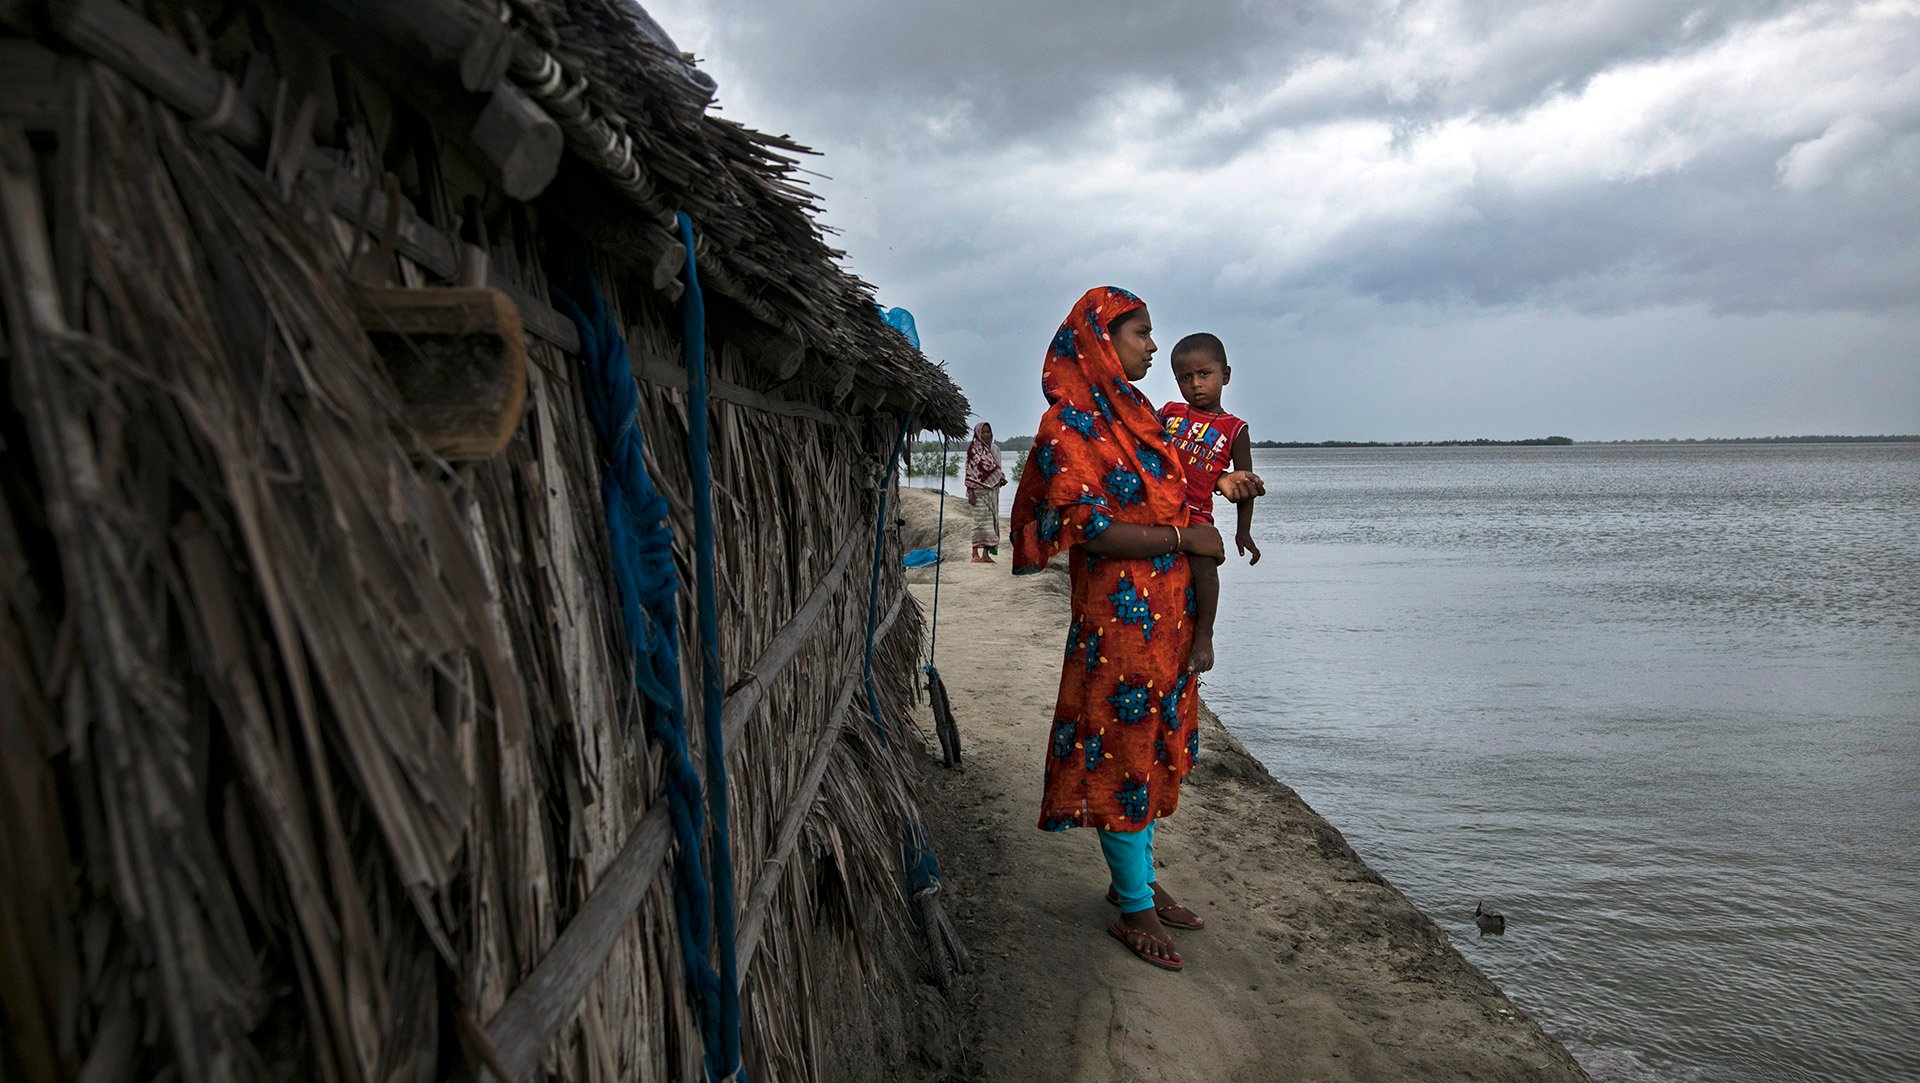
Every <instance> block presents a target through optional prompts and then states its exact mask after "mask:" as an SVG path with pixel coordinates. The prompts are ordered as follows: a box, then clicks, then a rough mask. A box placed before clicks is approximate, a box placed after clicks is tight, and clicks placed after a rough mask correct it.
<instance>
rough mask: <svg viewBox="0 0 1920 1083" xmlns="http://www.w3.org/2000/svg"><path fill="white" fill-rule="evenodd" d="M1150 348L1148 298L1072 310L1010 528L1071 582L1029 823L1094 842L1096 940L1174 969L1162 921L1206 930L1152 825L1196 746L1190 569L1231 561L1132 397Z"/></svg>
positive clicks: (1176, 797)
mask: <svg viewBox="0 0 1920 1083" xmlns="http://www.w3.org/2000/svg"><path fill="white" fill-rule="evenodd" d="M1155 348H1156V347H1155V344H1154V341H1153V322H1152V318H1151V316H1150V315H1149V314H1148V312H1147V307H1146V303H1145V302H1143V301H1141V300H1140V299H1139V298H1138V297H1135V296H1134V295H1133V294H1131V293H1128V292H1127V291H1126V290H1123V289H1119V288H1117V287H1113V286H1102V287H1099V288H1096V289H1092V290H1088V291H1087V293H1086V294H1085V295H1084V296H1082V297H1081V298H1080V300H1079V302H1077V303H1076V304H1075V305H1074V308H1073V311H1072V312H1071V313H1069V314H1068V315H1067V318H1066V320H1065V321H1064V322H1062V323H1061V325H1060V330H1059V332H1058V333H1057V334H1056V335H1055V336H1054V339H1053V344H1052V346H1050V347H1049V348H1048V350H1047V358H1046V362H1045V364H1044V366H1043V368H1042V369H1041V389H1042V390H1043V391H1044V392H1045V394H1046V396H1047V402H1048V407H1047V412H1046V414H1045V416H1043V417H1042V418H1041V420H1040V427H1039V431H1038V433H1037V434H1036V435H1035V437H1034V442H1033V452H1032V454H1030V455H1029V456H1028V457H1027V463H1026V467H1025V469H1024V470H1023V471H1022V473H1021V477H1020V488H1019V490H1018V491H1017V494H1016V495H1015V497H1014V502H1013V514H1012V519H1011V523H1010V527H1011V533H1012V535H1013V572H1014V574H1015V575H1020V574H1026V573H1032V572H1037V571H1040V570H1042V569H1043V568H1045V567H1046V566H1047V562H1048V561H1049V560H1051V559H1052V558H1053V557H1054V556H1055V555H1057V554H1059V553H1062V552H1065V553H1066V554H1067V561H1068V572H1069V574H1070V575H1071V577H1072V582H1073V623H1072V625H1071V626H1070V627H1069V629H1068V631H1067V645H1066V661H1065V664H1064V666H1063V667H1062V670H1061V674H1060V696H1059V700H1058V702H1057V703H1056V705H1055V707H1054V714H1053V730H1052V734H1051V737H1050V739H1049V741H1048V742H1047V755H1046V793H1045V797H1044V799H1043V801H1042V806H1041V810H1040V827H1041V828H1042V829H1043V830H1048V831H1064V830H1066V829H1067V828H1070V827H1091V828H1094V829H1096V830H1098V831H1099V832H1100V844H1101V850H1102V852H1103V854H1104V855H1105V857H1106V859H1107V866H1108V870H1109V872H1110V873H1111V874H1112V879H1113V884H1112V888H1111V890H1110V891H1109V892H1108V896H1107V897H1108V900H1109V901H1110V902H1113V903H1115V904H1117V905H1118V906H1119V907H1120V913H1121V916H1120V920H1118V921H1116V922H1114V923H1112V924H1111V925H1109V926H1108V927H1107V932H1108V933H1109V935H1111V936H1113V937H1114V939H1116V940H1119V941H1120V942H1121V943H1122V944H1125V945H1126V946H1127V948H1128V949H1130V950H1131V951H1132V952H1133V953H1134V954H1135V955H1138V956H1139V957H1140V958H1142V959H1144V960H1146V961H1147V962H1149V963H1152V964H1153V965H1155V966H1158V967H1161V968H1163V969H1167V970H1178V969H1180V968H1181V966H1182V965H1184V964H1183V962H1182V960H1181V958H1180V953H1179V952H1177V951H1175V950H1174V946H1173V939H1172V937H1170V936H1169V935H1168V934H1167V931H1166V927H1167V926H1169V925H1171V926H1173V927H1175V928H1185V929H1198V928H1200V927H1201V926H1202V925H1203V924H1205V923H1204V922H1203V921H1202V920H1201V919H1200V916H1199V915H1198V914H1195V913H1194V912H1193V911H1192V910H1191V909H1190V908H1188V907H1185V906H1182V905H1180V904H1179V903H1178V902H1176V901H1175V900H1174V899H1173V897H1172V896H1171V895H1169V894H1168V893H1167V892H1166V890H1165V889H1164V888H1162V887H1160V886H1159V885H1158V884H1157V883H1156V882H1155V878H1154V875H1153V829H1154V823H1155V821H1157V820H1158V819H1159V818H1160V817H1162V816H1168V815H1171V814H1172V813H1173V811H1174V809H1175V808H1176V807H1177V806H1178V805H1179V803H1180V782H1181V780H1182V779H1184V778H1185V777H1186V776H1187V773H1188V772H1189V771H1191V770H1192V769H1193V762H1194V757H1195V756H1196V755H1197V754H1198V751H1199V729H1198V725H1199V718H1198V707H1199V700H1198V689H1197V687H1196V685H1195V681H1194V677H1193V674H1192V673H1190V672H1189V671H1188V669H1187V665H1188V658H1187V656H1188V652H1189V650H1190V648H1191V646H1192V643H1193V614H1194V600H1193V575H1192V572H1191V571H1190V570H1189V567H1188V564H1187V561H1188V560H1189V559H1190V558H1191V559H1196V560H1213V561H1219V560H1223V559H1225V555H1226V551H1225V549H1224V548H1223V546H1222V543H1221V540H1220V534H1219V532H1218V531H1216V530H1215V529H1214V528H1213V527H1211V526H1208V525H1204V524H1193V525H1189V524H1188V521H1187V505H1186V498H1185V496H1184V495H1183V493H1184V488H1183V486H1184V485H1185V481H1184V476H1183V474H1182V472H1181V469H1180V465H1179V463H1178V462H1177V461H1176V459H1175V458H1174V456H1173V455H1172V453H1171V452H1170V451H1169V450H1168V448H1167V443H1166V434H1165V430H1164V429H1163V428H1162V427H1161V424H1160V418H1159V416H1158V415H1157V414H1156V413H1155V411H1154V409H1153V406H1152V405H1151V404H1150V403H1149V402H1148V400H1147V398H1146V396H1145V395H1143V394H1141V393H1140V391H1139V390H1138V389H1136V388H1135V387H1134V381H1136V380H1139V379H1141V378H1142V377H1144V376H1145V375H1146V373H1147V370H1148V369H1149V368H1150V367H1151V366H1152V363H1153V352H1154V349H1155ZM1222 483H1223V487H1232V486H1237V485H1243V484H1248V483H1249V482H1248V479H1246V478H1235V476H1233V475H1229V476H1228V477H1227V478H1223V479H1222ZM1251 484H1253V485H1258V479H1252V480H1251Z"/></svg>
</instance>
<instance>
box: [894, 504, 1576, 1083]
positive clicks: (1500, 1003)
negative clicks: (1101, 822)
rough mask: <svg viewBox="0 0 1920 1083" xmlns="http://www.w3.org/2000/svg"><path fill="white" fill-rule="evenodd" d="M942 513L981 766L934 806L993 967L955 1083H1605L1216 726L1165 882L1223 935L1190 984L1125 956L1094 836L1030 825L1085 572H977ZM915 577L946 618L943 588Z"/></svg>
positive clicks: (1214, 936) (977, 946)
mask: <svg viewBox="0 0 1920 1083" xmlns="http://www.w3.org/2000/svg"><path fill="white" fill-rule="evenodd" d="M902 503H903V507H902V516H903V518H905V519H906V520H907V525H906V528H905V531H906V538H907V541H908V544H909V546H910V547H918V546H931V545H932V544H933V540H934V535H935V530H934V522H935V514H936V509H937V503H938V501H937V497H936V496H935V495H934V494H932V493H930V492H923V491H909V492H907V493H905V494H904V496H903V500H902ZM947 511H948V513H949V514H948V516H947V520H946V532H945V533H946V552H947V554H948V555H949V562H948V564H947V565H946V567H945V570H944V572H943V573H942V575H943V583H942V586H941V591H940V614H939V618H940V637H939V654H938V659H937V662H938V665H939V668H940V673H941V675H942V677H943V678H944V680H945V682H946V685H947V689H948V691H949V693H950V694H951V695H952V698H953V707H954V713H955V715H956V716H957V718H958V720H959V726H960V732H961V737H962V740H963V742H964V749H965V761H964V765H963V767H962V769H961V770H959V771H952V772H947V771H941V770H939V769H937V768H936V769H935V772H934V774H935V777H934V778H933V779H932V780H931V783H930V787H929V792H928V793H927V794H926V795H925V796H926V799H927V809H928V812H929V821H930V826H931V828H932V831H933V835H934V843H935V845H936V846H937V848H938V852H939V854H940V858H941V862H942V864H943V866H944V868H945V871H946V874H947V881H946V882H947V885H948V888H949V892H948V894H947V896H946V906H947V911H948V913H949V914H951V915H953V917H954V918H955V920H956V921H957V922H958V924H959V926H960V928H961V931H962V933H963V935H964V936H965V937H966V941H967V943H968V944H969V945H970V946H971V948H972V952H973V957H974V961H975V965H976V971H975V973H974V974H973V975H972V976H971V977H969V978H966V979H963V981H962V984H961V986H960V988H961V996H962V998H963V1001H964V1003H963V1018H962V1021H961V1028H962V1039H963V1044H964V1047H965V1054H964V1060H965V1063H963V1064H962V1065H960V1066H959V1070H958V1072H957V1074H958V1075H959V1076H960V1077H963V1078H976V1079H987V1080H1021V1081H1026V1080H1035V1081H1040V1083H1051V1081H1055V1080H1059V1081H1073V1083H1081V1081H1084V1083H1096V1081H1098V1083H1105V1081H1110V1080H1111V1081H1133V1080H1139V1081H1143V1083H1182V1081H1189V1080H1190V1081H1201V1080H1206V1081H1213V1080H1223V1081H1225V1080H1247V1081H1253V1080H1259V1081H1287V1080H1314V1081H1318V1080H1367V1081H1373V1080H1422V1081H1433V1080H1468V1079H1471V1080H1528V1081H1538V1080H1547V1081H1555V1080H1568V1081H1573V1080H1585V1079H1586V1078H1587V1077H1586V1076H1585V1075H1584V1074H1583V1073H1582V1072H1581V1070H1580V1068H1579V1067H1578V1066H1577V1065H1576V1064H1575V1062H1574V1060H1573V1058H1572V1057H1571V1056H1570V1055H1569V1054H1568V1053H1567V1051H1566V1050H1565V1049H1564V1048H1563V1047H1561V1045H1560V1044H1559V1043H1558V1042H1556V1041H1554V1040H1553V1039H1552V1038H1549V1037H1548V1036H1547V1035H1546V1034H1545V1033H1544V1032H1543V1031H1541V1029H1540V1028H1539V1026H1538V1025H1536V1024H1535V1023H1534V1022H1533V1021H1532V1020H1531V1019H1529V1018H1528V1017H1527V1016H1526V1015H1525V1014H1524V1013H1522V1012H1521V1011H1520V1010H1519V1009H1518V1008H1516V1007H1514V1006H1513V1005H1512V1004H1511V1003H1509V1002H1508V1001H1507V999H1506V998H1505V997H1504V996H1502V995H1501V993H1500V991H1499V990H1498V989H1497V988H1495V987H1494V985H1493V983H1492V982H1490V981H1488V980H1487V979H1486V977H1484V976H1483V975H1482V974H1481V973H1480V972H1479V971H1478V970H1476V969H1474V968H1473V967H1472V966H1471V965H1469V964H1468V963H1467V962H1466V961H1465V960H1464V959H1462V958H1461V957H1460V955H1459V954H1458V953H1457V952H1455V951H1454V950H1453V948H1452V946H1451V945H1450V944H1449V943H1448V941H1447V938H1446V935H1445V934H1444V933H1442V932H1441V931H1440V929H1439V928H1438V927H1437V926H1435V925H1434V923H1433V922H1432V921H1430V920H1429V919H1428V918H1427V917H1426V916H1425V915H1424V914H1422V913H1420V912H1419V911H1418V910H1416V909H1414V907H1413V906H1412V904H1410V903H1409V902H1407V900H1406V899H1405V898H1404V897H1403V896H1402V895H1401V894H1400V893H1399V892H1398V891H1397V890H1395V889H1394V888H1393V887H1392V886H1391V885H1389V884H1387V883H1386V882H1384V881H1383V880H1381V878H1380V877H1379V876H1378V875H1377V874H1375V873H1374V872H1373V870H1371V869H1369V868H1368V867H1367V866H1366V864H1365V863H1364V862H1363V861H1361V860H1360V859H1359V857H1357V856H1356V855H1355V854H1354V853H1353V851H1352V850H1351V849H1350V848H1349V847H1348V846H1347V844H1346V842H1345V840H1343V839H1342V838H1341V836H1340V833H1339V832H1338V831H1336V830H1335V829H1334V828H1333V827H1332V826H1331V825H1329V824H1328V823H1327V822H1326V821H1325V820H1323V819H1321V818H1320V816H1319V815H1318V814H1316V813H1315V812H1314V811H1313V810H1312V809H1310V808H1308V807H1307V805H1306V803H1305V802H1303V801H1301V800H1300V798H1299V796H1298V795H1296V794H1295V793H1294V792H1293V791H1292V790H1291V789H1289V788H1287V787H1286V786H1284V785H1281V784H1280V783H1278V782H1276V781H1274V780H1273V779H1272V778H1271V777H1270V776H1268V774H1267V773H1266V771H1265V770H1263V769H1262V768H1261V767H1260V765H1259V764H1258V763H1256V762H1255V761H1254V760H1253V759H1252V758H1251V757H1249V756H1248V755H1247V754H1246V751H1245V750H1244V749H1243V748H1242V747H1241V746H1240V744H1239V742H1237V741H1235V740H1234V739H1233V738H1232V736H1230V735H1229V734H1228V733H1227V732H1226V731H1225V730H1224V729H1223V728H1221V726H1220V723H1219V720H1218V719H1216V718H1214V716H1213V715H1212V714H1211V712H1208V711H1206V710H1205V709H1204V708H1203V709H1202V722H1201V737H1200V740H1201V757H1200V761H1201V762H1200V766H1199V767H1198V768H1196V770H1195V772H1194V774H1193V775H1192V776H1191V778H1190V779H1189V780H1188V781H1187V783H1186V787H1185V790H1184V791H1183V793H1182V795H1181V802H1180V811H1179V812H1178V813H1177V814H1176V815H1174V816H1172V817H1170V818H1169V819H1167V820H1166V821H1165V822H1164V823H1162V824H1161V826H1160V831H1159V836H1158V838H1157V839H1156V840H1155V850H1156V853H1157V855H1158V857H1159V859H1160V866H1161V868H1160V881H1161V883H1162V884H1163V885H1165V886H1166V887H1168V888H1169V889H1170V890H1171V891H1173V892H1174V893H1175V894H1176V895H1177V896H1178V897H1179V898H1180V900H1181V901H1183V902H1186V903H1188V904H1190V905H1192V906H1193V907H1195V908H1196V909H1197V910H1199V911H1200V912H1201V913H1202V914H1204V915H1205V916H1206V918H1207V921H1208V927H1207V928H1206V929H1204V930H1201V931H1197V932H1185V933H1182V932H1177V931H1176V932H1175V940H1176V943H1177V944H1178V946H1179V949H1180V951H1181V953H1182V955H1184V956H1185V958H1186V963H1187V965H1186V970H1185V971H1184V972H1182V973H1178V974H1170V973H1165V972H1162V971H1159V970H1156V969H1153V968H1152V967H1149V966H1148V965H1147V964H1145V963H1143V962H1141V961H1139V960H1138V959H1136V958H1134V957H1133V956H1132V955H1131V954H1129V953H1128V952H1127V951H1126V949H1125V948H1123V947H1122V946H1121V945H1120V944H1119V943H1117V942H1116V941H1114V940H1113V939H1111V938H1109V937H1108V936H1107V934H1106V933H1105V931H1104V929H1105V927H1106V924H1107V922H1108V921H1110V920H1111V919H1112V917H1113V910H1112V908H1111V907H1110V906H1108V905H1107V903H1106V902H1105V899H1104V895H1105V892H1106V888H1107V878H1106V875H1105V872H1106V870H1105V865H1104V864H1103V863H1102V862H1101V859H1100V850H1099V846H1098V844H1097V840H1096V839H1095V838H1094V836H1093V834H1092V833H1091V832H1088V831H1068V832H1063V833H1058V834H1049V833H1044V832H1041V831H1039V830H1036V829H1035V827H1034V820H1035V817H1036V815H1037V812H1036V810H1037V809H1038V808H1039V800H1040V779H1041V750H1042V748H1043V746H1044V745H1045V743H1046V740H1047V732H1048V725H1049V721H1050V719H1051V717H1052V709H1053V700H1054V694H1055V691H1056V689H1057V683H1058V681H1059V676H1060V657H1061V645H1062V644H1063V643H1064V641H1065V637H1066V626H1067V621H1068V617H1067V590H1066V586H1067V585H1066V575H1065V573H1064V572H1063V571H1059V570H1053V571H1049V572H1047V573H1046V574H1044V575H1039V576H1031V577H1021V578H1019V579H1015V578H1014V577H1013V576H1012V575H1011V574H1010V573H1009V570H1008V565H1007V563H1006V556H1005V555H1004V551H1003V556H1002V560H1001V563H998V564H990V565H989V564H972V563H969V562H968V561H967V553H968V550H967V535H968V527H967V524H966V523H965V522H964V520H965V507H964V504H961V505H960V506H958V507H956V505H955V503H954V502H953V501H951V500H950V501H949V502H948V505H947ZM1055 564H1056V566H1058V565H1059V564H1061V562H1060V561H1056V562H1055ZM910 578H911V580H912V581H913V584H914V585H913V590H914V592H915V594H916V595H917V596H918V597H919V598H920V600H921V603H922V604H923V605H930V604H931V600H932V594H933V570H932V569H930V568H929V569H924V570H921V571H916V572H913V573H910ZM1224 604H1232V601H1231V599H1227V600H1226V601H1225V602H1224ZM921 710H922V713H923V717H922V719H921V724H922V728H923V730H924V732H926V733H927V734H931V733H932V726H931V723H930V721H929V720H928V719H927V718H926V717H924V713H925V708H924V707H923V708H922V709H921ZM934 754H935V755H936V756H937V755H938V752H937V749H936V750H935V753H934Z"/></svg>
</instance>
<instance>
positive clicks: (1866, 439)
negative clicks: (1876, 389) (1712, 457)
mask: <svg viewBox="0 0 1920 1083" xmlns="http://www.w3.org/2000/svg"><path fill="white" fill-rule="evenodd" d="M1586 442H1587V443H1589V444H1912V443H1920V435H1914V434H1908V435H1903V436H1688V437H1674V436H1669V437H1667V438H1666V439H1664V440H1588V441H1586Z"/></svg>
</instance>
